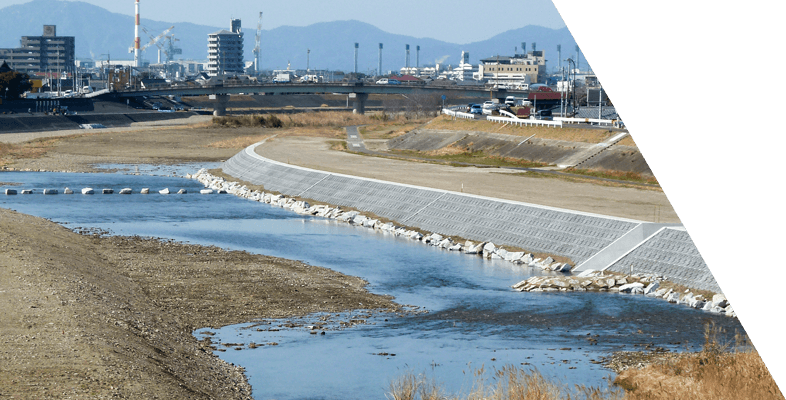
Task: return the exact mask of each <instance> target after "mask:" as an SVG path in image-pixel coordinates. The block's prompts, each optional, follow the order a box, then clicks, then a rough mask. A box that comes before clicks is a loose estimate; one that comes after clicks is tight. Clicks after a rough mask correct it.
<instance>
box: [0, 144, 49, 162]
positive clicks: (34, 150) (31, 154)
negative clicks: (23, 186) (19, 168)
mask: <svg viewBox="0 0 786 400" xmlns="http://www.w3.org/2000/svg"><path fill="white" fill-rule="evenodd" d="M60 140H61V138H41V139H35V140H31V141H29V142H25V143H21V144H12V143H0V166H5V165H8V164H10V163H12V162H13V161H14V160H17V159H24V158H40V157H42V156H43V155H44V154H46V152H47V151H48V150H49V149H51V148H52V147H53V146H54V145H55V144H56V143H57V142H59V141H60Z"/></svg>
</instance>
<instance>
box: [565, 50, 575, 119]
mask: <svg viewBox="0 0 786 400" xmlns="http://www.w3.org/2000/svg"><path fill="white" fill-rule="evenodd" d="M565 61H567V62H568V65H573V67H574V69H571V71H573V79H570V89H571V91H572V94H571V96H570V97H571V98H572V99H573V107H572V108H573V115H574V116H575V115H576V84H575V82H574V79H575V77H576V70H575V67H576V63H575V62H574V61H573V59H572V58H568V59H567V60H565ZM571 71H568V77H570V72H571Z"/></svg>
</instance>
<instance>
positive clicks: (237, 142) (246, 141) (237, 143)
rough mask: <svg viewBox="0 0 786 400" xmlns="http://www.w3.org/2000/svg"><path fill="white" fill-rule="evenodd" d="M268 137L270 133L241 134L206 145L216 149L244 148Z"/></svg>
mask: <svg viewBox="0 0 786 400" xmlns="http://www.w3.org/2000/svg"><path fill="white" fill-rule="evenodd" d="M267 137H270V135H265V134H263V135H255V136H241V137H236V138H232V139H227V140H221V141H218V142H213V143H210V144H208V145H207V147H213V148H216V149H244V148H246V147H248V146H251V145H252V144H254V143H257V142H260V141H262V140H264V139H265V138H267Z"/></svg>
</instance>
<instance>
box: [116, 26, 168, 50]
mask: <svg viewBox="0 0 786 400" xmlns="http://www.w3.org/2000/svg"><path fill="white" fill-rule="evenodd" d="M172 29H175V27H174V26H171V27H169V29H167V30H165V31H164V32H162V33H161V34H160V35H158V36H156V37H153V36H152V35H150V37H151V38H152V40H151V41H150V42H149V43H148V44H146V45H144V46H142V48H140V49H139V51H140V52H141V51H144V50H145V49H147V48H148V47H150V46H151V45H154V44H156V43H157V42H158V41H159V40H161V38H163V37H164V36H166V34H167V33H169V32H170V31H171V30H172ZM143 30H144V31H145V33H147V30H146V29H143ZM128 52H129V53H133V52H134V48H133V47H131V48H130V49H128Z"/></svg>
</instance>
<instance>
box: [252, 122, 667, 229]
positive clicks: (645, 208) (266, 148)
mask: <svg viewBox="0 0 786 400" xmlns="http://www.w3.org/2000/svg"><path fill="white" fill-rule="evenodd" d="M329 147H330V144H329V143H328V140H327V139H322V138H313V137H278V138H275V139H274V140H268V141H267V142H266V143H265V144H263V145H262V146H259V147H257V153H258V154H260V155H261V156H263V157H266V158H270V159H272V160H276V161H280V162H284V163H290V164H293V165H299V166H303V167H307V168H313V169H318V170H322V171H328V172H336V173H341V174H347V175H355V176H361V177H366V178H373V179H380V180H385V181H391V182H398V183H404V184H409V185H417V186H425V187H432V188H435V189H442V190H451V191H457V192H464V193H469V194H475V195H481V196H488V197H495V198H500V199H506V200H513V201H521V202H526V203H533V204H539V205H545V206H551V207H559V208H566V209H570V210H576V211H583V212H590V213H596V214H603V215H610V216H615V217H621V218H630V219H635V220H641V221H650V222H665V223H679V222H680V220H679V218H678V216H677V214H676V213H675V212H674V209H673V208H672V207H671V204H669V201H668V199H667V198H666V195H665V194H664V193H663V192H661V191H656V190H646V189H635V188H628V187H616V186H608V185H600V184H593V183H583V182H568V181H565V180H562V179H550V178H543V177H529V176H527V175H526V174H521V173H517V172H518V171H510V170H505V169H501V168H475V167H451V166H447V165H440V164H429V163H418V162H409V161H402V160H393V159H387V158H380V157H369V156H363V155H357V154H350V153H345V152H338V151H329V150H328V149H329Z"/></svg>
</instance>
